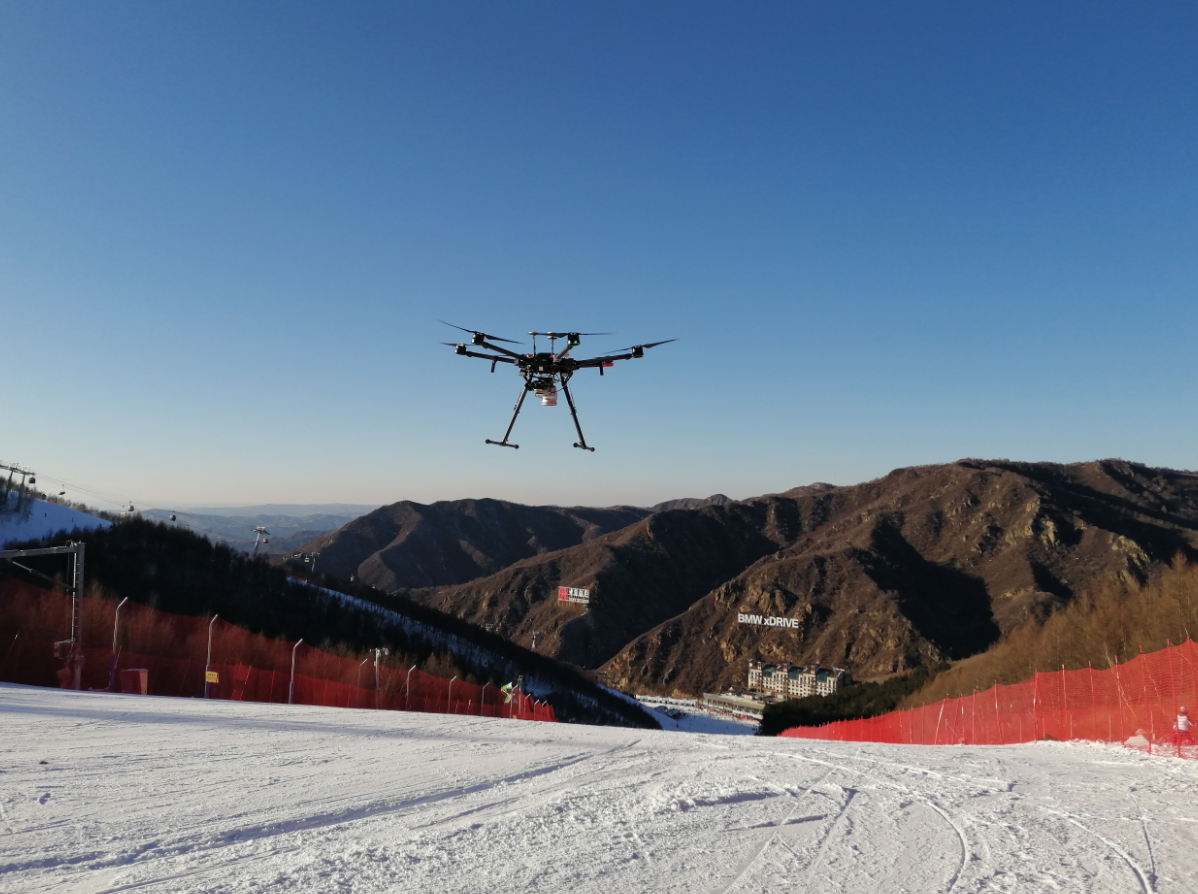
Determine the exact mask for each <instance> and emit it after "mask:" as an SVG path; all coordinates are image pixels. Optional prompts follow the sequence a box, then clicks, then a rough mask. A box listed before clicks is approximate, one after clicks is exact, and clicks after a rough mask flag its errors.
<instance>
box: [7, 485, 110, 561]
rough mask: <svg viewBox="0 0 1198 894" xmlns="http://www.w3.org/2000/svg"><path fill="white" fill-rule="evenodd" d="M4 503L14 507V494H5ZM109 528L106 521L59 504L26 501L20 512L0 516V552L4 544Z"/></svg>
mask: <svg viewBox="0 0 1198 894" xmlns="http://www.w3.org/2000/svg"><path fill="white" fill-rule="evenodd" d="M3 496H4V495H3V494H0V499H3ZM8 500H9V504H10V505H11V506H13V507H15V506H16V503H17V500H16V494H9V498H8ZM111 524H112V522H110V521H105V520H104V519H102V518H96V517H95V516H94V515H88V514H87V513H86V512H80V511H79V510H78V509H72V508H71V507H69V506H63V505H61V504H59V503H51V502H49V501H47V500H34V499H27V500H26V502H25V505H24V506H23V507H22V508H21V510H20V511H17V510H16V509H15V508H14V509H9V510H7V511H5V512H4V513H3V514H0V549H3V548H4V545H5V544H6V543H16V542H20V541H22V540H37V539H40V538H42V537H46V536H47V535H50V534H57V533H58V532H59V531H71V530H74V529H76V528H78V529H79V530H81V531H90V530H91V529H93V528H107V527H109V526H110V525H111Z"/></svg>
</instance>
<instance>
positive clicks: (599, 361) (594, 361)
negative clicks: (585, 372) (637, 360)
mask: <svg viewBox="0 0 1198 894" xmlns="http://www.w3.org/2000/svg"><path fill="white" fill-rule="evenodd" d="M631 359H632V355H631V354H611V355H609V356H607V357H590V358H588V359H586V360H575V361H574V362H575V363H577V364H578V368H579V369H593V368H595V367H599V368H602V367H604V366H606V365H607V364H609V363H615V362H616V361H617V360H631Z"/></svg>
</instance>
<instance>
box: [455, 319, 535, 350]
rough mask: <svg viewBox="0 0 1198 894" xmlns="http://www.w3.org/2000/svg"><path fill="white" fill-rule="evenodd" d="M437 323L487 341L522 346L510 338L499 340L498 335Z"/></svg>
mask: <svg viewBox="0 0 1198 894" xmlns="http://www.w3.org/2000/svg"><path fill="white" fill-rule="evenodd" d="M437 322H438V323H444V324H445V325H446V326H450V327H452V328H454V329H461V330H462V331H463V332H469V333H470V334H471V335H474V336H476V337H478V338H485V339H486V340H487V341H502V342H507V343H508V344H509V345H522V344H524V342H522V341H513V340H512V339H510V338H500V337H499V336H498V335H488V334H487V333H485V332H479V331H478V330H477V329H467V328H465V327H464V326H455V325H454V324H453V323H446V322H445V321H444V320H437ZM442 344H449V342H442ZM475 344H479V342H477V341H476V342H475Z"/></svg>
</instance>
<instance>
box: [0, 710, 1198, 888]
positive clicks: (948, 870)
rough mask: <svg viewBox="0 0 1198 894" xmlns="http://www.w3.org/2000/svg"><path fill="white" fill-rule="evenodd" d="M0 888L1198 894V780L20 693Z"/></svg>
mask: <svg viewBox="0 0 1198 894" xmlns="http://www.w3.org/2000/svg"><path fill="white" fill-rule="evenodd" d="M0 770H2V772H0V806H2V808H3V810H2V811H0V889H2V890H4V891H5V892H8V894H13V892H26V891H50V890H54V891H62V892H72V894H83V892H88V894H99V892H117V891H140V890H147V891H153V892H156V894H158V892H181V891H188V892H192V891H195V892H199V891H203V892H251V891H255V892H257V891H267V890H269V891H302V892H319V894H328V892H401V891H413V892H421V894H431V892H459V891H462V892H466V891H469V892H525V891H544V892H570V894H576V892H577V894H585V892H602V894H617V892H618V894H624V892H640V891H644V892H671V891H674V892H686V894H691V892H717V894H718V892H754V891H777V892H812V894H831V892H853V894H888V892H898V891H908V892H921V894H923V892H950V891H951V892H972V891H986V892H991V891H1027V892H1045V891H1062V892H1118V894H1128V892H1161V894H1171V892H1178V894H1181V892H1185V894H1192V892H1194V891H1198V763H1196V762H1192V761H1180V760H1177V759H1172V758H1167V757H1157V756H1152V757H1150V756H1148V755H1144V754H1141V753H1139V752H1135V751H1130V750H1125V749H1123V748H1120V747H1117V746H1100V745H1093V744H1058V743H1042V744H1036V745H1024V746H1007V747H988V748H987V747H939V748H931V747H918V746H887V745H857V744H834V743H812V742H806V741H801V740H796V739H763V738H759V737H749V736H707V735H701V734H694V735H679V734H678V733H665V732H647V731H643V730H628V729H614V728H600V727H584V726H569V725H565V724H547V723H530V722H521V721H505V720H489V719H484V718H477V717H458V716H446V715H437V714H403V713H396V712H375V711H350V710H337V709H333V708H312V707H294V708H289V707H287V706H285V705H264V704H249V703H238V702H205V701H203V700H198V699H196V700H186V699H183V700H172V699H160V698H147V697H138V696H120V695H109V694H93V693H73V692H60V691H56V690H46V689H35V688H27V687H15V686H4V687H0Z"/></svg>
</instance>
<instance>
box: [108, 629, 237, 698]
mask: <svg viewBox="0 0 1198 894" xmlns="http://www.w3.org/2000/svg"><path fill="white" fill-rule="evenodd" d="M218 617H220V616H219V615H213V616H212V620H211V621H209V622H208V658H207V659H206V660H205V661H204V698H208V693H209V692H211V690H212V684H211V683H210V682H209V681H208V674H209V673H211V671H212V625H213V624H215V623H216V619H217V618H218ZM112 641H113V642H114V643H115V642H116V633H115V632H114V633H113V634H112Z"/></svg>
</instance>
